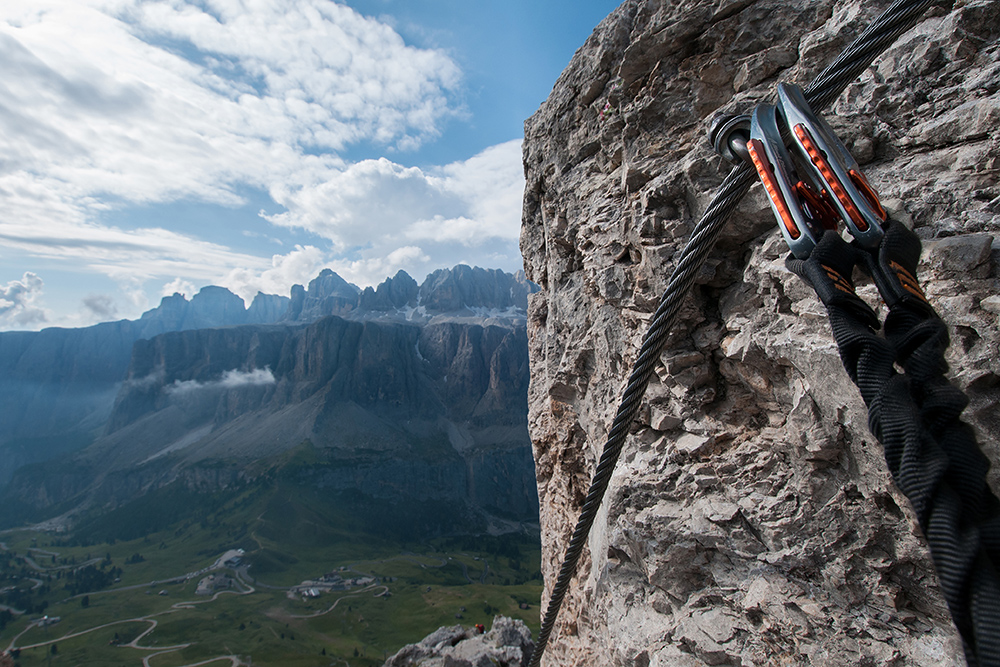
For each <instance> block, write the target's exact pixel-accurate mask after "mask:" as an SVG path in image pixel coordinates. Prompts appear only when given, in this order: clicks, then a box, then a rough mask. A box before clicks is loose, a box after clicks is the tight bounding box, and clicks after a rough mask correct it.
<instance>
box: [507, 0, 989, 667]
mask: <svg viewBox="0 0 1000 667" xmlns="http://www.w3.org/2000/svg"><path fill="white" fill-rule="evenodd" d="M888 4H889V3H888V2H887V1H885V0H879V1H876V2H860V0H841V1H836V2H834V1H832V0H820V1H814V0H788V1H781V2H778V1H776V0H756V1H754V0H749V1H748V0H736V1H733V0H680V1H674V2H666V1H661V0H628V1H626V2H625V3H624V4H622V5H621V6H620V7H619V8H618V9H617V10H616V11H615V12H614V13H612V14H611V15H610V16H609V17H608V18H607V19H606V20H605V21H604V22H602V23H601V25H600V26H598V28H597V30H596V31H595V32H594V34H593V35H592V36H591V37H590V38H589V39H588V40H587V42H586V43H585V44H584V45H583V46H582V47H581V49H580V50H579V51H578V52H577V54H576V56H575V57H574V58H573V60H572V62H571V63H570V65H569V67H568V68H567V69H566V71H565V72H564V73H563V75H562V76H561V77H560V79H559V80H558V82H557V83H556V85H555V88H554V90H553V91H552V94H551V95H550V97H549V99H548V100H547V101H546V102H545V103H544V104H543V105H542V107H541V108H540V110H539V111H538V112H537V113H536V114H535V115H534V116H533V117H532V118H531V119H529V120H528V121H527V123H526V125H525V143H524V163H525V172H526V178H527V183H526V190H525V195H524V213H523V229H522V236H521V247H522V251H523V254H524V258H525V270H526V273H527V277H528V279H529V280H532V281H534V282H535V283H538V284H539V285H540V286H541V292H540V293H538V294H535V295H533V296H532V297H531V298H530V306H529V317H528V334H529V349H530V363H531V377H532V380H531V386H530V389H529V428H530V431H531V435H532V440H533V443H534V455H535V460H536V470H537V477H538V488H539V496H540V502H541V508H542V511H541V522H542V531H543V572H544V574H545V577H546V582H547V585H548V586H551V584H552V582H553V581H554V580H555V574H556V571H557V569H558V566H559V561H560V560H561V557H562V553H563V551H564V549H565V546H566V542H567V540H568V537H569V533H570V531H571V530H572V527H573V525H574V523H575V521H576V517H577V516H578V513H579V509H580V502H581V500H582V498H583V495H584V493H585V492H586V489H587V486H588V484H589V481H590V475H591V472H592V470H593V467H594V464H595V460H596V458H597V456H598V455H599V453H600V448H601V447H602V445H603V443H604V440H605V438H606V435H607V429H608V426H609V425H610V423H611V419H612V417H613V414H614V408H615V406H616V404H617V401H618V399H619V396H620V393H621V390H622V388H623V385H624V380H625V377H626V376H627V374H628V371H629V369H630V367H631V364H632V362H633V360H634V358H635V354H636V351H637V350H638V348H639V344H640V339H641V336H642V333H643V332H644V330H645V328H646V324H647V322H648V321H649V319H650V316H651V313H652V312H653V310H654V309H655V305H656V302H657V301H658V299H659V296H660V295H661V294H662V292H663V290H664V288H665V287H666V282H667V278H668V277H669V275H670V271H671V269H672V267H673V265H674V263H675V261H676V259H675V258H676V257H677V255H678V253H679V251H680V248H681V247H682V246H683V244H684V242H685V241H686V239H687V237H688V235H689V233H690V231H691V228H692V226H693V224H694V223H695V222H696V220H697V219H698V218H699V217H700V216H701V214H702V213H703V211H704V210H705V208H706V206H707V204H708V202H709V201H710V199H711V197H712V195H713V192H714V190H715V188H716V187H717V186H718V185H719V183H720V182H721V181H722V178H723V177H724V175H725V173H727V172H728V171H729V165H727V164H724V163H723V162H722V160H721V159H720V158H718V157H716V156H715V155H714V153H713V152H712V150H711V148H710V146H709V145H708V142H707V139H706V133H707V129H708V126H709V122H710V120H711V118H712V117H713V116H714V115H715V114H717V113H720V112H724V111H725V112H732V111H745V110H748V109H749V108H750V107H752V106H753V105H754V104H756V103H757V102H758V101H762V100H765V99H767V98H768V97H769V96H771V95H772V94H773V93H772V91H773V89H774V85H775V83H776V82H777V81H779V80H781V81H792V82H798V83H802V84H805V83H808V82H809V81H810V80H811V79H812V77H813V76H815V74H816V73H818V72H819V71H820V70H821V69H822V67H824V66H825V65H826V64H827V63H828V62H829V61H830V60H831V59H832V58H833V57H834V56H835V55H836V54H837V53H838V52H839V51H840V50H841V49H842V48H843V46H844V45H845V44H847V43H848V42H849V41H850V40H851V39H852V38H853V37H855V36H856V35H857V34H858V33H859V32H860V31H861V30H862V29H863V28H864V26H865V25H867V23H868V21H869V20H870V19H871V18H872V17H873V16H874V15H875V14H876V13H877V12H879V11H881V10H882V9H884V8H885V7H886V6H887V5H888ZM998 36H1000V3H996V2H990V1H988V0H957V1H956V2H942V3H940V4H939V5H938V6H937V7H935V8H933V9H932V10H930V11H929V12H928V13H927V14H926V15H925V16H924V17H923V19H922V20H921V21H920V23H919V24H918V25H917V27H916V28H914V29H913V30H911V31H910V32H909V33H907V34H906V35H904V36H903V37H902V38H901V39H900V40H898V41H897V43H896V44H895V45H894V46H893V47H891V48H890V49H889V51H888V52H887V53H886V54H884V55H883V56H882V57H881V58H880V59H879V60H878V61H876V63H875V64H874V65H873V66H872V67H871V68H870V69H869V70H868V71H867V72H866V73H865V74H864V75H863V76H862V77H861V78H860V80H859V81H858V82H856V83H855V84H853V85H852V86H850V87H849V88H848V89H847V91H846V92H845V93H844V94H843V95H842V96H841V98H840V99H839V100H838V101H837V102H836V103H835V104H834V105H833V108H832V109H831V110H830V111H829V112H827V114H826V117H827V118H828V119H829V120H830V122H831V124H832V125H833V126H834V128H835V129H837V130H838V132H840V133H841V136H842V137H843V138H844V140H845V143H847V145H848V146H849V147H850V148H851V150H852V151H853V153H854V155H855V156H856V157H857V158H858V160H859V162H861V164H862V165H863V166H864V168H865V169H866V171H867V173H868V176H869V178H870V180H871V181H872V183H873V184H874V185H875V187H876V188H877V189H878V190H879V191H880V192H881V194H882V197H883V200H884V201H885V202H886V203H887V204H888V207H889V208H890V209H892V210H893V211H894V213H895V215H896V217H897V218H899V219H901V220H902V221H903V222H905V223H906V224H908V225H910V226H911V227H912V228H914V229H915V230H916V232H917V233H918V234H919V235H920V236H921V238H923V239H924V250H925V254H924V261H923V263H922V266H921V278H922V281H923V283H924V286H925V288H926V291H927V292H928V293H929V295H930V298H931V300H932V302H933V303H934V305H935V306H936V307H937V308H938V310H939V312H940V313H941V314H942V316H943V317H944V318H945V319H946V321H948V322H949V324H950V326H951V331H952V341H953V342H952V347H951V350H950V357H949V360H950V363H951V366H952V368H951V376H952V377H953V378H954V381H955V382H956V383H957V384H958V385H959V386H960V387H961V388H962V389H964V390H965V391H966V392H967V393H968V394H969V396H970V399H971V406H970V408H969V409H968V410H967V411H966V417H967V419H968V420H969V421H970V422H971V423H973V425H974V426H975V427H976V429H977V431H978V434H979V437H980V442H981V443H982V444H983V446H984V448H985V449H986V451H987V452H988V455H989V456H990V457H991V458H992V459H993V460H994V461H996V460H997V456H998V440H1000V420H998V417H997V415H998V414H1000V413H998V411H997V402H998V400H1000V354H998V342H1000V335H998V321H997V315H998V313H1000V298H998V297H997V293H998V291H997V287H998V255H1000V253H998V245H997V240H996V239H997V238H1000V237H997V233H998V230H1000V215H998V213H1000V187H998V180H1000V178H998V170H1000V140H998V132H997V129H996V128H997V124H998V122H1000V93H998V86H1000V63H998V60H1000V57H998V52H1000V48H998ZM786 252H787V251H786V250H785V248H784V247H783V243H782V241H781V239H780V236H779V234H778V232H777V229H776V227H775V223H774V220H773V218H772V215H771V212H770V210H769V208H768V207H767V204H766V201H765V199H764V196H763V193H762V192H761V189H760V187H755V188H754V190H753V191H752V192H751V195H750V196H749V197H748V198H747V199H745V200H744V202H743V204H742V205H741V207H740V208H739V209H738V211H737V212H736V214H735V215H734V216H733V217H732V219H731V220H730V221H729V223H728V224H727V227H726V231H725V232H724V234H723V237H722V239H721V240H720V242H719V244H718V246H717V248H716V249H715V250H714V251H713V253H712V255H711V257H710V258H709V260H708V263H707V264H706V266H705V269H704V270H703V272H702V274H701V275H700V277H699V279H698V284H697V285H696V287H695V289H694V291H693V293H692V295H691V296H690V298H689V299H688V300H687V302H686V306H685V307H684V308H683V310H682V313H681V317H680V321H679V323H678V325H677V327H676V331H675V332H674V333H673V335H672V337H671V340H670V342H669V344H668V347H667V349H666V350H665V351H664V353H663V354H662V357H661V362H662V363H661V365H660V367H659V368H658V373H657V377H656V378H655V379H654V382H653V384H652V386H651V387H650V389H649V392H648V394H647V397H646V401H645V404H644V406H643V409H642V413H641V415H642V416H641V418H640V420H638V421H637V423H635V424H634V428H633V433H632V435H631V437H630V439H629V441H628V443H627V444H626V447H625V449H624V452H623V457H622V461H621V462H620V463H619V467H618V470H617V471H616V473H615V475H614V478H613V480H612V482H611V488H610V490H609V494H608V497H607V499H606V501H605V504H604V505H603V508H602V512H601V514H600V515H599V516H598V519H597V521H596V523H595V526H594V530H593V534H592V536H591V538H590V543H589V550H588V552H587V554H586V555H585V558H584V561H583V562H582V563H581V568H580V574H579V575H578V577H577V579H576V580H575V581H574V584H573V587H572V589H571V592H570V595H569V597H568V598H567V600H566V604H565V605H564V608H563V613H562V615H561V620H560V622H559V623H558V624H557V627H556V632H555V633H554V635H553V643H552V644H550V647H549V651H550V652H549V653H548V654H547V655H548V657H547V664H549V665H567V666H568V665H584V664H587V665H594V664H615V665H626V664H627V665H680V666H694V665H719V664H727V665H773V664H817V665H818V664H822V665H859V664H879V665H883V664H886V665H887V664H907V665H959V664H964V660H963V658H962V651H961V647H960V644H959V642H958V640H957V639H956V634H955V631H954V628H953V627H952V625H951V622H950V618H949V616H948V612H947V609H946V607H945V604H944V602H943V600H942V599H941V596H940V593H939V591H938V589H937V584H936V579H935V575H934V571H933V567H932V564H931V562H930V558H929V556H928V554H927V550H926V548H925V544H924V541H923V538H922V536H921V535H920V531H919V529H918V527H917V526H916V524H915V522H914V520H913V517H912V513H911V511H910V509H909V507H908V505H907V503H906V500H905V498H903V497H902V496H901V495H900V494H899V493H898V491H897V490H896V489H895V488H894V487H893V485H892V483H891V480H890V479H889V475H888V473H887V471H886V467H885V463H884V461H883V458H882V452H881V448H880V447H879V445H878V443H877V442H875V441H874V439H873V438H872V437H871V435H870V434H869V432H868V429H867V427H866V412H865V409H864V405H863V403H862V402H861V400H860V398H859V396H858V393H857V390H856V389H855V387H854V386H853V385H852V384H851V382H850V380H849V379H848V377H847V375H846V373H845V372H844V371H843V368H842V366H841V364H840V360H839V358H838V356H837V352H836V348H835V346H834V344H833V341H832V338H831V335H830V332H829V326H828V324H827V322H826V319H825V312H824V309H823V308H822V305H821V304H820V303H819V302H818V301H817V300H816V298H815V296H814V295H813V294H812V293H811V291H810V290H809V289H808V288H806V287H805V286H804V285H803V284H802V283H801V282H800V281H799V280H798V279H797V278H796V277H795V276H793V275H792V274H790V273H789V272H788V271H787V270H786V269H785V268H784V263H783V257H784V255H785V254H786ZM860 293H861V294H862V295H863V296H864V297H866V298H868V300H869V302H871V303H875V302H876V300H877V292H876V291H875V290H874V288H873V287H872V286H871V285H865V286H863V287H862V288H861V289H860ZM994 467H995V468H996V463H994ZM996 487H997V485H996V484H994V488H996Z"/></svg>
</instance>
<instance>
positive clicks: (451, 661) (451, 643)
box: [385, 616, 534, 667]
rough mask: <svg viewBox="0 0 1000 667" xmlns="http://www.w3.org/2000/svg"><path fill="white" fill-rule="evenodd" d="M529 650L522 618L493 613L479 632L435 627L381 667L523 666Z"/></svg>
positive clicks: (526, 661) (527, 636)
mask: <svg viewBox="0 0 1000 667" xmlns="http://www.w3.org/2000/svg"><path fill="white" fill-rule="evenodd" d="M533 650H534V643H533V642H532V641H531V631H530V630H528V628H527V626H526V625H525V624H524V622H523V621H519V620H512V619H510V618H507V617H506V616H497V617H496V618H494V619H493V627H491V628H490V630H489V632H487V633H485V634H482V635H481V634H479V633H478V631H476V630H475V629H474V628H468V629H467V628H463V627H462V626H461V625H454V626H451V627H448V628H439V629H438V630H435V631H434V632H433V633H431V634H429V635H427V636H426V637H424V638H423V639H422V640H421V641H420V642H418V643H416V644H408V645H407V646H404V647H403V648H401V649H399V651H397V652H396V655H394V656H392V657H391V658H389V659H388V660H387V661H386V662H385V667H527V665H528V662H529V660H530V659H531V652H532V651H533Z"/></svg>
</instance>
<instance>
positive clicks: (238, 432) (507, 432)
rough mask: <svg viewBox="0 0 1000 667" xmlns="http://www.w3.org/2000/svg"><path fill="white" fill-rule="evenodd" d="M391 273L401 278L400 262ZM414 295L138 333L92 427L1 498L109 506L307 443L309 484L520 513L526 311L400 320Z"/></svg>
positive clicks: (510, 515) (320, 288)
mask: <svg viewBox="0 0 1000 667" xmlns="http://www.w3.org/2000/svg"><path fill="white" fill-rule="evenodd" d="M472 271H473V270H470V273H472ZM475 271H476V272H481V273H483V274H486V275H490V274H493V273H499V272H485V271H482V270H481V269H477V270H475ZM501 277H505V278H506V282H508V283H512V284H516V280H515V279H514V277H513V276H510V275H509V274H501ZM337 280H339V278H338V277H336V275H335V274H329V275H321V276H320V278H319V279H317V281H318V282H317V281H313V285H312V286H311V287H310V290H308V292H307V294H313V293H315V294H314V296H316V299H315V301H314V302H312V301H310V300H309V298H306V299H303V301H302V302H303V303H306V304H309V303H314V304H322V303H326V304H327V306H329V305H330V302H329V301H328V299H329V298H334V297H330V295H329V291H328V290H327V291H324V290H326V288H325V287H324V286H327V287H328V286H330V285H336V284H338V283H337V282H336V281H337ZM391 280H392V283H391V284H396V285H401V286H402V287H403V290H402V292H403V293H407V292H409V293H411V294H413V293H414V292H415V290H414V289H411V288H412V287H414V286H415V285H416V283H415V282H413V281H412V279H411V278H409V276H406V275H405V274H400V275H397V276H396V277H395V278H393V279H391ZM522 281H523V279H522ZM495 282H497V281H496V280H494V283H495ZM410 283H412V285H411V284H410ZM391 284H390V287H387V288H385V289H382V287H380V291H381V293H382V294H383V295H384V296H386V297H387V298H386V301H385V303H386V304H387V305H388V306H394V305H397V302H398V300H395V301H394V297H393V296H392V295H395V294H398V293H400V290H394V289H393V288H392V287H391ZM452 284H453V285H454V286H455V287H456V290H459V291H461V290H465V291H466V292H469V293H473V294H474V293H475V290H476V289H477V288H476V287H475V284H473V285H472V286H470V285H468V284H467V283H466V281H464V280H457V281H452ZM525 284H526V283H525ZM383 285H386V283H383ZM372 293H373V294H378V292H374V291H373V292H372ZM323 294H326V296H325V297H324V296H321V295H323ZM317 295H319V296H317ZM355 296H357V294H355ZM522 297H526V295H525V294H522ZM337 298H339V297H337ZM509 300H510V299H509V296H508V301H509ZM524 301H525V303H526V298H524ZM472 303H475V302H472ZM293 304H294V301H293ZM355 304H356V305H357V301H355ZM327 306H324V307H327ZM494 306H495V307H494ZM310 308H312V306H310ZM414 308H415V307H414V306H404V307H403V308H402V310H400V309H398V308H394V309H393V310H392V311H391V312H390V311H382V312H383V314H384V315H385V316H386V317H385V318H376V317H374V316H373V313H372V312H362V311H361V310H360V309H358V308H356V307H355V308H352V310H351V311H350V313H351V314H353V315H355V316H359V318H358V319H350V320H349V319H344V318H342V317H337V316H328V317H323V318H320V319H318V320H316V321H314V322H311V323H309V324H298V325H293V324H286V323H283V324H273V325H266V326H262V325H246V326H231V327H216V328H205V329H193V330H186V331H174V332H169V333H165V334H161V335H159V336H155V337H153V338H151V339H148V340H147V339H141V340H138V341H136V342H135V344H134V346H133V347H132V358H131V362H130V364H129V368H128V373H127V375H126V377H125V380H124V382H123V383H122V385H121V389H120V391H119V392H118V395H117V398H116V399H115V402H114V407H113V409H112V410H111V411H110V416H108V418H107V422H106V425H105V428H104V432H103V434H102V435H101V436H100V437H98V438H97V439H96V440H95V442H94V443H93V444H91V445H90V446H88V447H87V448H85V449H83V450H82V451H80V452H78V453H76V454H75V455H74V456H73V457H72V458H67V459H65V460H63V461H62V462H60V463H59V464H54V465H53V466H51V468H50V469H45V468H44V467H43V468H41V469H39V470H30V471H27V472H24V473H18V474H17V475H15V477H14V478H13V480H12V481H11V483H10V485H9V487H8V489H7V493H6V495H5V497H4V499H5V500H6V501H9V502H13V503H16V504H17V506H18V507H28V508H34V509H35V510H38V509H39V508H49V507H55V506H58V505H60V504H63V505H64V506H74V507H77V508H85V507H94V506H96V507H109V508H110V507H115V506H118V505H120V504H122V503H125V502H128V501H130V500H132V499H134V498H137V497H138V496H141V495H142V494H144V493H146V492H148V491H149V490H152V489H155V488H157V487H161V486H164V485H166V484H169V483H171V482H174V481H176V480H180V481H182V482H184V483H187V484H193V485H195V486H197V487H198V488H211V484H212V479H209V478H208V477H206V475H204V474H201V472H199V471H204V470H208V471H215V472H218V471H219V470H224V471H225V473H226V474H225V475H224V476H222V477H219V478H218V480H216V481H217V482H218V484H219V485H220V486H225V485H227V484H230V483H232V481H233V479H236V478H239V477H240V476H242V475H249V476H250V477H252V476H253V475H254V474H255V473H253V472H252V471H251V472H246V471H248V470H250V469H251V468H254V465H255V464H256V463H258V462H260V461H272V462H273V461H274V460H276V457H279V456H280V455H282V454H283V453H285V452H288V451H289V450H292V449H296V448H300V447H302V446H307V447H308V448H309V451H310V452H311V453H310V454H309V457H310V458H312V459H315V463H316V465H311V466H303V467H302V469H301V470H300V471H299V473H297V474H298V478H297V483H300V484H305V485H306V486H307V487H308V488H320V489H326V490H330V491H337V492H339V491H344V492H347V491H354V492H357V493H360V494H363V495H364V496H366V497H367V498H374V499H378V500H391V501H392V502H396V503H405V502H407V500H413V501H420V502H423V501H433V502H437V501H442V502H444V503H446V504H448V503H450V504H451V505H454V506H455V507H456V508H459V509H460V510H462V509H468V510H469V512H468V516H471V517H473V518H476V519H477V520H478V518H477V517H479V516H481V515H483V516H485V515H488V517H499V518H502V519H513V520H517V521H528V522H532V523H533V522H534V521H535V519H536V518H537V515H538V500H537V492H536V487H535V482H534V465H533V461H532V458H531V446H530V440H529V438H528V431H527V411H528V406H527V391H528V358H527V357H528V354H527V335H526V332H525V319H524V318H525V314H524V310H523V309H521V310H519V309H516V307H515V308H514V312H509V313H508V312H506V311H507V309H509V308H510V305H509V303H508V302H500V301H496V302H490V301H488V300H487V301H486V306H484V307H483V310H484V311H487V314H488V315H489V316H474V315H473V314H472V310H471V308H470V304H469V303H468V302H464V305H462V306H461V308H462V309H461V310H459V311H457V313H454V314H450V315H442V314H438V315H435V316H434V317H430V316H429V315H427V314H424V315H422V316H418V317H413V318H410V317H409V315H414V313H413V311H414ZM498 308H503V309H504V313H499V312H495V311H497V309H498ZM362 315H363V316H362ZM409 319H412V320H413V321H408V320H409ZM259 467H260V466H258V468H259Z"/></svg>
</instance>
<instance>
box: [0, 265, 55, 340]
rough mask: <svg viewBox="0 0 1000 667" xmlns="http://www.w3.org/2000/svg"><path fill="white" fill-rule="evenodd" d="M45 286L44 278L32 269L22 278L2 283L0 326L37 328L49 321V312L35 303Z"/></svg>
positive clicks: (0, 288) (0, 287)
mask: <svg viewBox="0 0 1000 667" xmlns="http://www.w3.org/2000/svg"><path fill="white" fill-rule="evenodd" d="M44 286H45V283H44V282H43V281H42V279H41V278H39V277H38V276H37V275H36V274H34V273H31V272H30V271H28V272H25V274H24V275H23V276H22V277H21V279H20V280H12V281H10V282H9V283H7V284H6V285H0V328H3V329H11V328H13V329H25V328H35V327H37V326H38V325H41V324H44V323H45V322H47V321H48V320H49V316H48V313H46V312H45V310H44V309H42V308H40V307H38V306H37V305H35V302H36V301H37V300H38V298H39V297H40V296H41V294H42V288H43V287H44Z"/></svg>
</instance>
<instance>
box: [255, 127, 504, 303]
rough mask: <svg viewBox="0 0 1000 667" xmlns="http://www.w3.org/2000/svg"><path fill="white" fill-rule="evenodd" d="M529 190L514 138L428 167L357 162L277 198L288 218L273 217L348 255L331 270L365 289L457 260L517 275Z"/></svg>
mask: <svg viewBox="0 0 1000 667" xmlns="http://www.w3.org/2000/svg"><path fill="white" fill-rule="evenodd" d="M523 190H524V173H523V167H522V164H521V141H520V140H515V141H509V142H506V143H503V144H499V145H497V146H493V147H491V148H488V149H487V150H485V151H483V152H481V153H479V154H478V155H475V156H473V157H472V158H470V159H468V160H463V161H459V162H455V163H453V164H449V165H446V166H444V167H437V168H430V169H419V168H416V167H404V166H402V165H399V164H396V163H394V162H391V161H390V160H388V159H386V158H381V159H378V160H366V161H363V162H359V163H357V164H354V165H351V166H350V167H348V168H346V169H344V170H343V171H340V172H337V173H336V174H333V175H330V176H329V177H328V178H327V180H324V181H322V182H317V183H313V184H303V185H299V186H296V187H295V188H285V189H281V190H276V191H272V196H273V197H274V198H275V200H276V201H278V202H279V203H281V204H282V205H283V206H284V207H285V208H286V211H285V212H283V213H279V214H275V215H270V216H266V217H267V219H268V220H270V221H271V222H273V223H275V224H277V225H281V226H286V227H293V228H302V229H306V230H308V231H310V232H313V233H315V234H318V235H321V236H324V237H326V238H327V239H329V240H330V241H331V242H332V243H333V244H334V246H335V247H336V248H337V249H338V250H339V251H341V253H342V254H343V255H348V256H347V257H341V258H339V259H337V260H331V261H330V262H328V264H327V265H328V266H330V267H331V268H333V269H334V270H335V271H337V272H338V273H340V274H341V275H342V276H343V277H345V278H347V279H348V280H351V281H352V282H357V283H358V284H360V285H370V284H374V283H377V282H379V281H381V280H383V279H384V278H385V277H386V276H388V275H391V274H392V273H394V272H395V271H396V270H399V269H401V268H402V269H404V270H406V271H407V272H409V273H412V274H413V275H415V276H418V277H419V276H420V274H421V271H424V270H425V269H429V268H440V267H442V266H451V265H453V264H456V263H459V262H464V263H469V264H478V265H481V266H490V267H495V268H502V269H506V270H508V271H513V270H517V269H519V268H520V264H521V258H520V252H519V250H518V247H517V239H518V235H519V233H520V226H521V194H522V192H523ZM351 254H353V255H354V256H353V257H351V256H349V255H351Z"/></svg>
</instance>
